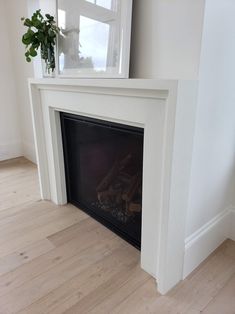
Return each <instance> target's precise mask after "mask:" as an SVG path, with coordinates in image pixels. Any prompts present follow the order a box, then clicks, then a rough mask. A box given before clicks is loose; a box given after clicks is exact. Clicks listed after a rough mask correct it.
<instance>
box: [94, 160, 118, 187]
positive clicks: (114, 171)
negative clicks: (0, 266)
mask: <svg viewBox="0 0 235 314" xmlns="http://www.w3.org/2000/svg"><path fill="white" fill-rule="evenodd" d="M118 171H119V161H118V160H116V161H115V163H114V165H113V167H112V168H111V170H110V171H109V172H108V174H107V175H106V176H105V177H104V178H103V180H102V181H101V182H100V183H99V185H98V186H97V188H96V191H97V192H101V191H105V190H107V189H108V187H109V185H110V184H111V182H112V181H113V179H114V178H115V177H116V176H117V174H118Z"/></svg>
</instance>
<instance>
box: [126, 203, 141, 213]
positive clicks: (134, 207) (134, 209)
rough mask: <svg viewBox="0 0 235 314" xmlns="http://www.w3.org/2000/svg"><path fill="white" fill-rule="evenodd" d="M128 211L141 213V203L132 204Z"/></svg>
mask: <svg viewBox="0 0 235 314" xmlns="http://www.w3.org/2000/svg"><path fill="white" fill-rule="evenodd" d="M128 210H129V211H130V212H131V213H139V212H141V204H139V203H130V204H129V207H128Z"/></svg>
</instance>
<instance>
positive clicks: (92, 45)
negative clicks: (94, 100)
mask: <svg viewBox="0 0 235 314" xmlns="http://www.w3.org/2000/svg"><path fill="white" fill-rule="evenodd" d="M121 3H123V1H122V0H58V26H59V27H60V28H61V33H60V35H59V39H58V48H59V50H58V55H59V56H58V58H59V72H60V74H63V75H66V74H68V75H79V74H81V75H82V73H86V74H87V73H88V75H89V74H91V76H92V75H93V74H97V73H106V74H107V73H117V74H118V73H121V66H120V63H121V62H122V58H121V53H122V51H121V37H122V36H121V34H122V32H123V30H122V26H121Z"/></svg>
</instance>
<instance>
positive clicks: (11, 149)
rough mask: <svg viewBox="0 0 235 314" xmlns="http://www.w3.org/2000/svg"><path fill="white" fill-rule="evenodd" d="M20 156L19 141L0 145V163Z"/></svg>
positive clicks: (20, 146)
mask: <svg viewBox="0 0 235 314" xmlns="http://www.w3.org/2000/svg"><path fill="white" fill-rule="evenodd" d="M20 156H22V143H21V140H18V141H11V142H7V143H4V144H2V143H1V144H0V161H3V160H7V159H12V158H16V157H20Z"/></svg>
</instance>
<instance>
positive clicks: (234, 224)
mask: <svg viewBox="0 0 235 314" xmlns="http://www.w3.org/2000/svg"><path fill="white" fill-rule="evenodd" d="M229 238H230V239H231V240H233V241H235V207H233V208H231V211H230V236H229Z"/></svg>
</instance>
